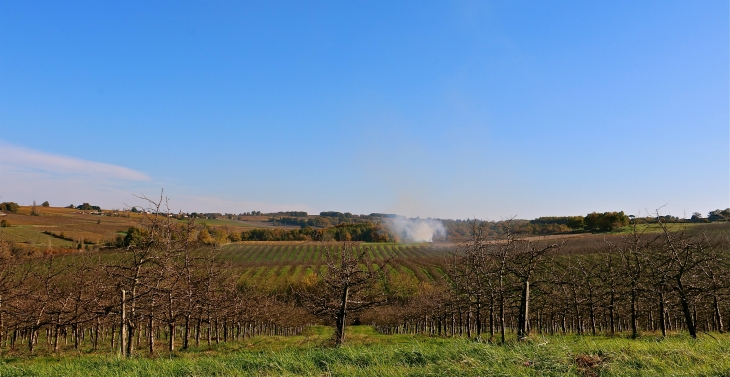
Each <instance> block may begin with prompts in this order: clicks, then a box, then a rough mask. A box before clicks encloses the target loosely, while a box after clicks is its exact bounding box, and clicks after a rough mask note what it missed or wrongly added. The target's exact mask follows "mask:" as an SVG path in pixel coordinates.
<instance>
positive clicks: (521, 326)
mask: <svg viewBox="0 0 730 377" xmlns="http://www.w3.org/2000/svg"><path fill="white" fill-rule="evenodd" d="M529 314H530V281H529V280H525V282H524V283H523V285H522V297H520V313H519V315H518V317H517V339H519V340H523V339H525V338H527V337H528V336H529V335H530V334H529V331H528V328H527V318H528V315H529Z"/></svg>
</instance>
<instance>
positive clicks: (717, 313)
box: [712, 295, 725, 334]
mask: <svg viewBox="0 0 730 377" xmlns="http://www.w3.org/2000/svg"><path fill="white" fill-rule="evenodd" d="M712 299H713V301H714V302H713V304H714V308H715V320H716V321H717V331H718V332H719V333H720V334H722V333H724V332H725V327H724V324H723V323H722V314H721V313H720V304H719V303H718V302H717V295H712Z"/></svg>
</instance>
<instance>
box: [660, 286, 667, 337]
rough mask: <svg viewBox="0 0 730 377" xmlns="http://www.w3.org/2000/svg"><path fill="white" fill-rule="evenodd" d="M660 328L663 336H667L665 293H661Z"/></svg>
mask: <svg viewBox="0 0 730 377" xmlns="http://www.w3.org/2000/svg"><path fill="white" fill-rule="evenodd" d="M659 316H660V318H659V328H660V329H661V330H662V336H667V321H666V309H665V308H664V292H659Z"/></svg>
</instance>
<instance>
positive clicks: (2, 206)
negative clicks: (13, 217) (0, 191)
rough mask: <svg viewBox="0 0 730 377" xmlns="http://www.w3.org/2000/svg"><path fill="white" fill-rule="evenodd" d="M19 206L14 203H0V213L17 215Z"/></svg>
mask: <svg viewBox="0 0 730 377" xmlns="http://www.w3.org/2000/svg"><path fill="white" fill-rule="evenodd" d="M18 209H20V206H19V205H18V203H15V202H2V203H0V211H7V212H12V213H17V212H18Z"/></svg>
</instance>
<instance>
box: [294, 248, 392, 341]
mask: <svg viewBox="0 0 730 377" xmlns="http://www.w3.org/2000/svg"><path fill="white" fill-rule="evenodd" d="M323 249H324V253H323V254H324V255H323V257H324V262H325V264H326V267H327V269H326V271H323V272H321V271H315V273H316V274H317V275H318V277H319V281H316V282H314V284H309V285H302V286H300V288H299V289H297V296H298V298H299V301H300V303H301V304H302V305H303V306H304V307H305V308H307V309H308V310H309V311H310V312H311V313H312V314H314V315H317V316H324V317H328V318H330V319H334V321H335V345H337V346H341V345H342V344H344V342H345V325H346V323H347V316H348V314H350V313H355V312H359V311H362V310H364V309H366V308H370V307H373V306H376V305H380V304H383V303H385V302H386V300H387V298H386V297H385V295H384V294H383V290H382V287H380V286H378V283H380V282H381V281H382V280H383V279H384V278H385V273H384V272H385V266H386V264H387V263H388V261H386V262H383V263H379V264H376V263H375V262H374V261H373V260H371V258H370V257H369V254H370V248H369V247H361V246H360V245H359V244H358V243H353V242H343V243H342V244H341V246H340V247H337V246H335V245H333V244H329V245H324V246H323Z"/></svg>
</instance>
